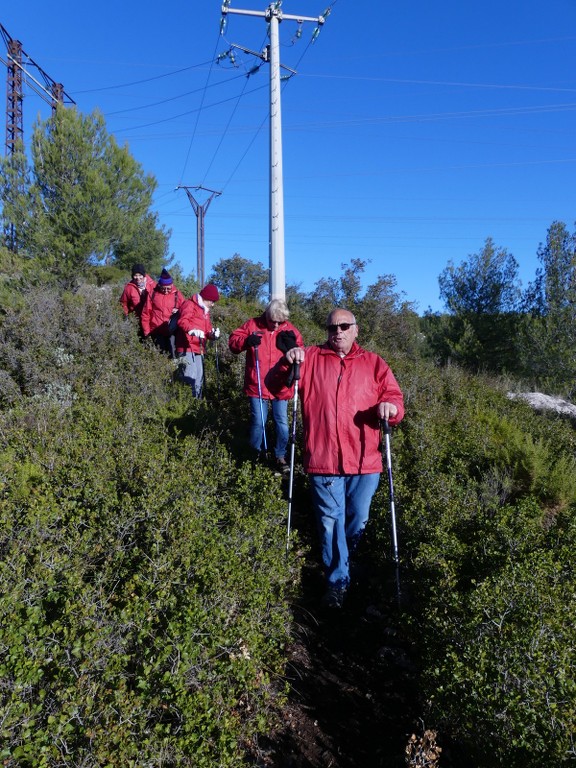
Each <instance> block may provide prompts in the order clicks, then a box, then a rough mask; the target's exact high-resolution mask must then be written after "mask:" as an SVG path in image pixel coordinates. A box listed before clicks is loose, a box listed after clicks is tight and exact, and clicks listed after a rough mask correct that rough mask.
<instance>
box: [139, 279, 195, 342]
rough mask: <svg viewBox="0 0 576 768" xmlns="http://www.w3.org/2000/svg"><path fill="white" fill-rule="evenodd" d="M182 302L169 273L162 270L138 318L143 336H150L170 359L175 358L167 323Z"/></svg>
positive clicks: (179, 292) (180, 294) (180, 293)
mask: <svg viewBox="0 0 576 768" xmlns="http://www.w3.org/2000/svg"><path fill="white" fill-rule="evenodd" d="M183 302H184V296H183V295H182V292H181V291H179V290H178V288H176V286H175V285H174V281H173V280H172V276H171V275H170V273H169V272H168V271H167V270H166V269H163V270H162V274H161V275H160V277H159V278H158V284H157V285H156V287H155V288H154V290H153V291H152V293H151V294H150V295H149V296H148V299H147V300H146V303H145V304H144V308H143V309H142V316H141V318H140V320H141V322H142V333H143V334H144V336H145V337H146V336H150V337H151V338H152V340H153V341H154V344H156V346H157V347H158V349H159V350H160V351H161V352H166V353H167V354H169V355H170V356H171V357H175V349H174V336H173V335H171V334H170V330H169V327H168V323H169V322H170V318H171V317H172V315H173V314H175V313H176V312H178V310H179V309H180V306H181V305H182V303H183Z"/></svg>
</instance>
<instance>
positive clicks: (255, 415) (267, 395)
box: [228, 299, 304, 475]
mask: <svg viewBox="0 0 576 768" xmlns="http://www.w3.org/2000/svg"><path fill="white" fill-rule="evenodd" d="M289 317H290V311H289V309H288V306H287V304H286V302H285V301H284V300H283V299H272V301H271V302H270V303H269V304H268V306H267V307H266V309H265V310H264V312H263V313H262V314H261V315H260V316H259V317H253V318H251V319H250V320H247V321H246V322H245V323H244V325H242V326H240V328H237V329H236V330H235V331H233V332H232V334H231V335H230V339H229V341H228V346H229V347H230V350H231V351H232V352H234V354H236V355H238V354H240V352H246V366H245V369H244V390H243V391H244V394H245V395H247V396H248V399H249V403H250V437H249V442H250V447H251V448H252V449H253V450H254V452H255V455H256V457H257V458H259V457H260V455H261V454H262V452H264V451H265V449H266V448H267V441H266V420H267V418H268V410H269V406H270V408H271V411H272V420H273V422H274V427H275V430H276V441H275V444H274V464H275V467H276V468H277V469H278V470H279V471H280V472H281V473H282V474H285V475H287V474H289V473H290V466H289V465H288V463H287V462H286V448H287V446H288V400H289V399H290V398H291V397H292V390H286V391H285V392H283V393H282V394H281V395H280V396H279V397H275V396H274V395H273V394H271V392H269V391H268V389H267V387H266V384H265V382H264V380H265V378H266V374H267V373H268V371H269V370H270V369H271V368H273V367H274V365H276V363H277V362H278V360H280V358H281V357H283V355H284V352H285V351H286V342H287V343H288V346H298V347H303V346H304V341H303V339H302V335H301V334H300V331H299V330H298V329H297V328H296V327H295V326H294V325H292V323H290V322H289V320H288V318H289ZM278 343H280V347H279V346H278Z"/></svg>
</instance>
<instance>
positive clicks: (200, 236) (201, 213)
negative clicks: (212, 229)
mask: <svg viewBox="0 0 576 768" xmlns="http://www.w3.org/2000/svg"><path fill="white" fill-rule="evenodd" d="M176 189H183V190H185V192H186V194H187V195H188V200H190V203H191V205H192V208H193V209H194V213H195V214H196V277H197V279H198V282H199V284H200V288H203V286H204V280H205V277H204V217H205V215H206V212H207V211H208V207H209V206H210V203H211V202H212V200H213V199H214V198H215V197H218V195H221V194H222V192H215V191H214V190H213V189H207V188H206V187H201V186H198V187H185V186H184V185H183V184H179V185H178V186H177V187H176ZM191 189H203V190H204V191H205V192H211V195H210V197H209V198H208V200H206V202H205V203H203V204H202V205H200V203H199V202H198V201H197V200H196V199H195V198H194V195H193V194H192V192H190V190H191Z"/></svg>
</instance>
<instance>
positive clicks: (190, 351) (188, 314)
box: [176, 283, 220, 397]
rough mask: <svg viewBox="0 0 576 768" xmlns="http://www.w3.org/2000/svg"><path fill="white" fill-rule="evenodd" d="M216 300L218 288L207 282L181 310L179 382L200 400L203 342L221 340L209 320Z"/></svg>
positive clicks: (179, 323) (217, 331) (178, 333)
mask: <svg viewBox="0 0 576 768" xmlns="http://www.w3.org/2000/svg"><path fill="white" fill-rule="evenodd" d="M219 299H220V294H219V293H218V288H217V287H216V286H215V285H213V284H212V283H208V285H205V286H204V288H202V290H201V291H200V293H196V294H194V295H193V296H191V297H190V298H189V299H186V300H185V301H184V303H183V304H182V307H181V309H180V315H179V317H178V330H177V331H176V355H177V356H178V358H179V359H180V361H181V363H182V369H181V370H182V378H181V380H182V381H183V382H184V383H186V384H190V386H191V387H192V394H193V395H194V397H202V386H203V384H204V353H205V351H206V341H207V340H208V339H218V338H220V328H214V327H213V326H212V321H211V320H210V310H211V309H212V307H213V306H214V304H216V302H217V301H218V300H219Z"/></svg>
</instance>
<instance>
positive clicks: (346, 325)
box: [327, 323, 356, 333]
mask: <svg viewBox="0 0 576 768" xmlns="http://www.w3.org/2000/svg"><path fill="white" fill-rule="evenodd" d="M353 325H356V323H336V325H329V326H327V328H328V333H336V332H337V330H338V329H340V330H341V331H347V330H348V328H351V327H352V326H353Z"/></svg>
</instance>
